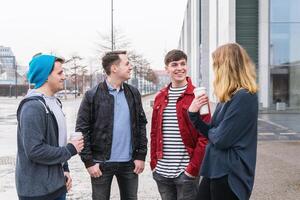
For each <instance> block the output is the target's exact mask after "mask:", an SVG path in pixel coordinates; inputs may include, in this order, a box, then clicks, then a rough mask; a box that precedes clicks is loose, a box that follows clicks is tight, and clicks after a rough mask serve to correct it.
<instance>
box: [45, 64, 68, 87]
mask: <svg viewBox="0 0 300 200" xmlns="http://www.w3.org/2000/svg"><path fill="white" fill-rule="evenodd" d="M64 80H65V74H64V71H63V67H62V64H61V63H60V62H55V63H54V68H53V70H52V72H51V74H50V75H49V76H48V85H49V87H50V89H51V90H52V91H53V92H54V93H56V92H58V91H60V90H63V89H64Z"/></svg>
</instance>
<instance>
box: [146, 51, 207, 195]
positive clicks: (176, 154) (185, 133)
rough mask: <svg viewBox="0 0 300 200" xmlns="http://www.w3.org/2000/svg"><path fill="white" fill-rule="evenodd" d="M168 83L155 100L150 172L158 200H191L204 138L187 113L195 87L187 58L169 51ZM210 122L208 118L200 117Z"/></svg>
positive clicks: (195, 191) (167, 59) (194, 189)
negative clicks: (190, 75) (188, 74)
mask: <svg viewBox="0 0 300 200" xmlns="http://www.w3.org/2000/svg"><path fill="white" fill-rule="evenodd" d="M165 65H166V66H165V69H166V71H167V72H168V74H169V76H170V79H171V83H170V84H169V86H168V87H166V88H163V89H162V90H161V91H160V92H159V93H158V94H157V95H156V97H155V101H154V106H153V114H152V127H151V163H150V165H151V169H152V171H153V178H154V180H155V181H156V183H157V186H158V190H159V193H160V195H161V198H162V200H194V199H195V198H196V195H197V188H198V183H199V170H200V166H201V162H202V159H203V157H204V152H205V146H206V144H207V140H206V138H204V137H203V136H202V135H201V134H199V133H198V132H197V130H196V129H195V128H194V127H193V125H192V124H191V123H190V121H189V119H188V115H187V109H188V107H189V105H190V104H191V102H192V100H193V99H194V93H193V90H194V88H195V86H194V85H193V84H192V82H191V79H190V78H189V77H187V68H188V67H187V56H186V54H185V53H184V52H182V51H180V50H172V51H170V52H168V53H167V55H166V56H165ZM201 118H202V120H204V121H206V122H208V121H210V114H207V115H203V116H201Z"/></svg>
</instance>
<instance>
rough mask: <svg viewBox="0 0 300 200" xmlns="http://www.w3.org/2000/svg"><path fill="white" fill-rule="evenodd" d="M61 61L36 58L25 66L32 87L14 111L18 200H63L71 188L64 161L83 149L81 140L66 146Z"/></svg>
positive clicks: (55, 58) (49, 58)
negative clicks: (15, 112)
mask: <svg viewBox="0 0 300 200" xmlns="http://www.w3.org/2000/svg"><path fill="white" fill-rule="evenodd" d="M63 62H64V61H63V59H60V58H57V57H55V56H51V55H37V56H35V57H33V59H32V60H31V62H30V63H29V71H28V74H27V76H28V80H29V82H30V83H31V84H34V86H35V87H34V89H33V90H29V92H28V94H27V95H26V96H25V98H24V99H23V100H22V101H21V102H20V105H19V107H18V111H17V119H18V129H17V140H18V145H17V146H18V150H17V162H16V177H15V178H16V188H17V193H18V196H19V199H20V200H64V199H66V192H67V190H69V189H70V188H71V186H72V179H71V177H70V174H69V169H68V163H67V161H68V160H69V159H70V158H71V157H72V156H74V155H76V154H77V153H78V152H80V151H81V150H82V149H83V138H81V139H78V140H72V141H70V142H69V143H67V126H66V120H65V117H64V113H63V111H62V109H61V103H60V101H59V100H58V99H57V98H56V97H54V94H55V93H56V92H58V91H60V90H62V89H63V86H64V80H65V75H64V72H63V68H62V64H63Z"/></svg>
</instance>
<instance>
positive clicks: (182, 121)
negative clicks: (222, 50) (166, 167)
mask: <svg viewBox="0 0 300 200" xmlns="http://www.w3.org/2000/svg"><path fill="white" fill-rule="evenodd" d="M187 81H188V85H187V89H186V90H185V92H184V93H183V94H182V95H181V96H180V97H179V98H178V100H177V104H176V111H177V119H178V125H179V130H180V134H181V138H182V141H183V144H184V145H185V147H186V149H187V152H188V154H189V156H190V163H189V164H188V166H187V168H186V171H187V172H188V173H189V174H191V175H193V176H198V175H199V170H200V166H201V163H202V159H203V157H204V152H205V146H206V144H207V142H208V141H207V139H206V138H205V137H204V136H202V134H199V132H198V131H197V130H196V129H195V128H194V127H193V125H192V123H191V122H190V121H189V118H188V113H187V110H188V108H189V106H190V104H191V103H192V101H193V99H194V97H195V96H194V93H193V90H194V88H195V86H193V84H192V82H191V80H190V78H187ZM170 85H171V84H170ZM170 85H169V86H168V87H166V88H163V89H162V90H161V91H160V92H159V93H158V94H157V95H156V97H155V101H154V105H153V113H152V123H151V162H150V165H151V169H152V170H153V169H154V168H155V167H156V164H157V160H158V159H162V157H163V137H162V121H163V111H164V109H165V107H166V106H167V104H168V92H169V87H170ZM201 118H202V120H204V121H205V122H209V121H210V119H211V115H210V114H207V115H203V116H201Z"/></svg>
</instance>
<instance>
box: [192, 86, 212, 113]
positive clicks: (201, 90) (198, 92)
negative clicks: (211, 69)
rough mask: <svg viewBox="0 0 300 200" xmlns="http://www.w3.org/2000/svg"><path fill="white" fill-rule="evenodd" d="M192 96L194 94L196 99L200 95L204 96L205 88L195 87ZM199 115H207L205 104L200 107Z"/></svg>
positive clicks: (207, 110)
mask: <svg viewBox="0 0 300 200" xmlns="http://www.w3.org/2000/svg"><path fill="white" fill-rule="evenodd" d="M194 94H195V97H198V96H200V95H202V94H206V88H205V87H197V88H195V89H194ZM200 114H201V115H206V114H209V109H208V105H207V104H205V105H203V106H202V107H201V109H200Z"/></svg>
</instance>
